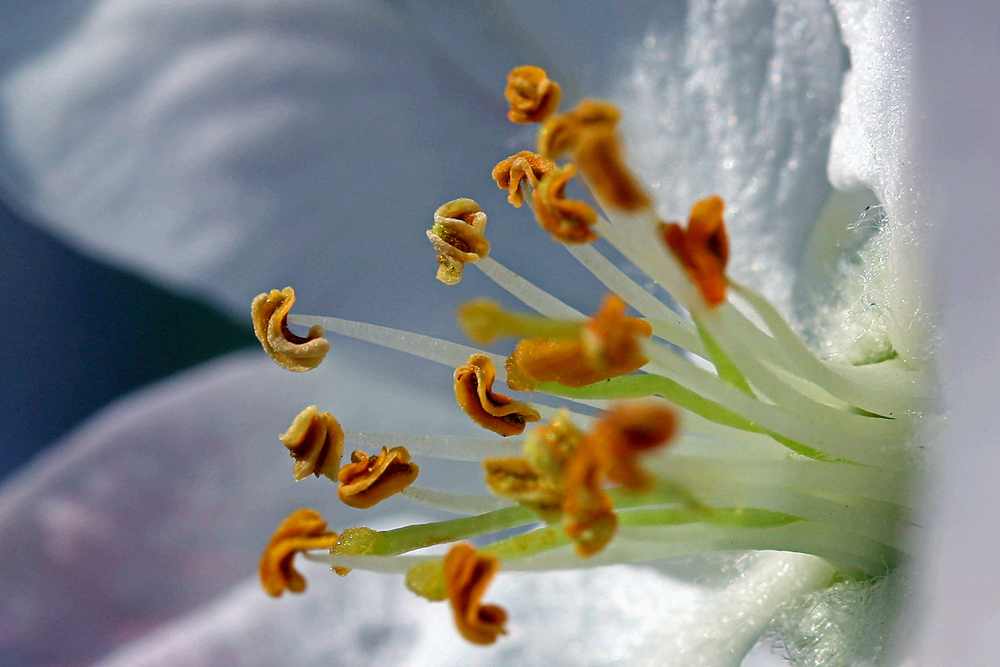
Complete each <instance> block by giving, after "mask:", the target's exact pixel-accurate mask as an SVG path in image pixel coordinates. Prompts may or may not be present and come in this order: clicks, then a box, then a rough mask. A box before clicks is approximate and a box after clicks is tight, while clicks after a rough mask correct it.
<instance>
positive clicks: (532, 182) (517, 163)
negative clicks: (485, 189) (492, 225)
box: [492, 151, 556, 208]
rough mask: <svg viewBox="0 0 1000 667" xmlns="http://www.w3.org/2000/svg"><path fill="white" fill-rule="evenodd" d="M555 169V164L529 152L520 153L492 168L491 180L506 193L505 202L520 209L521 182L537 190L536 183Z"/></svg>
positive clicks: (521, 199)
mask: <svg viewBox="0 0 1000 667" xmlns="http://www.w3.org/2000/svg"><path fill="white" fill-rule="evenodd" d="M555 168H556V163H555V162H553V161H552V160H550V159H548V158H545V157H542V156H541V155H539V154H538V153H532V152H531V151H521V152H520V153H518V154H516V155H511V156H510V157H509V158H507V159H505V160H501V161H500V162H498V163H497V166H495V167H493V174H492V175H493V180H494V181H496V183H497V187H498V188H500V189H501V190H506V191H507V201H509V202H510V203H511V204H513V205H514V206H516V207H517V208H520V207H521V204H523V203H524V193H523V192H522V190H521V181H527V184H528V185H529V186H531V188H533V189H534V188H537V187H538V182H539V180H541V178H542V177H543V176H545V174H547V173H549V172H550V171H552V170H553V169H555Z"/></svg>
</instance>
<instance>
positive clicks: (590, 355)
mask: <svg viewBox="0 0 1000 667" xmlns="http://www.w3.org/2000/svg"><path fill="white" fill-rule="evenodd" d="M625 308H626V306H625V303H624V302H623V301H622V300H621V299H619V298H618V297H617V296H615V295H608V296H607V297H605V299H604V302H603V303H602V304H601V309H600V310H599V311H598V312H597V313H595V315H594V316H593V317H592V318H591V319H590V320H589V321H587V322H586V324H585V325H584V326H583V327H582V328H581V330H580V331H581V333H580V335H579V338H577V339H569V340H552V339H547V338H528V339H525V340H522V341H521V342H520V343H518V344H517V347H516V348H514V353H513V354H512V355H511V356H510V357H508V358H507V364H506V367H507V386H509V387H510V388H511V389H514V390H515V391H529V390H532V389H534V387H535V386H536V385H537V383H539V382H557V383H559V384H562V385H564V386H567V387H585V386H587V385H589V384H593V383H595V382H599V381H601V380H607V379H608V378H612V377H617V376H619V375H627V374H628V373H631V372H633V371H636V370H638V369H640V368H642V367H643V366H645V365H646V363H647V362H648V359H646V357H645V356H643V354H642V351H641V345H640V341H639V339H640V338H649V337H650V336H651V335H652V334H653V330H652V327H650V325H649V323H647V322H645V321H644V320H640V319H637V318H634V317H625Z"/></svg>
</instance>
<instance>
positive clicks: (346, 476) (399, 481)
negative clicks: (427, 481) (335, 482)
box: [337, 447, 420, 509]
mask: <svg viewBox="0 0 1000 667" xmlns="http://www.w3.org/2000/svg"><path fill="white" fill-rule="evenodd" d="M419 472H420V468H419V467H417V464H416V463H411V462H410V453H409V452H408V451H406V448H405V447H393V448H392V449H387V448H386V447H383V448H382V452H381V453H380V454H379V455H378V456H368V455H367V454H365V453H364V452H362V451H355V452H354V453H352V454H351V462H350V463H349V464H347V465H345V466H344V467H343V468H341V469H340V474H339V475H338V479H339V480H340V487H339V488H338V489H337V495H338V496H339V497H340V499H341V500H342V501H343V502H344V504H345V505H350V506H351V507H355V508H357V509H368V508H369V507H372V506H373V505H376V504H377V503H380V502H382V501H383V500H385V499H386V498H388V497H389V496H391V495H393V494H396V493H399V492H400V491H402V490H403V489H405V488H406V487H407V486H409V485H410V484H412V483H413V480H415V479H416V478H417V474H418V473H419Z"/></svg>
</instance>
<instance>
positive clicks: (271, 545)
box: [259, 508, 337, 597]
mask: <svg viewBox="0 0 1000 667" xmlns="http://www.w3.org/2000/svg"><path fill="white" fill-rule="evenodd" d="M336 542H337V533H334V532H330V531H328V530H327V529H326V521H324V520H323V517H321V516H320V515H319V513H318V512H316V511H315V510H311V509H306V508H303V509H300V510H296V511H295V512H293V513H292V514H290V515H289V516H288V518H286V519H285V520H284V521H282V522H281V525H280V526H278V530H276V531H275V532H274V535H272V536H271V540H270V541H269V542H268V543H267V546H266V547H265V548H264V555H263V556H262V557H261V560H260V568H259V574H260V583H261V585H262V586H263V587H264V590H265V591H267V593H268V594H269V595H272V596H274V597H279V596H280V595H281V594H282V593H284V592H285V590H289V591H291V592H292V593H301V592H302V591H304V590H305V589H306V580H305V577H303V576H302V575H301V574H299V572H298V571H297V570H296V569H295V567H294V559H295V554H296V553H298V552H300V551H306V550H308V549H329V548H331V547H332V546H333V545H334V544H336Z"/></svg>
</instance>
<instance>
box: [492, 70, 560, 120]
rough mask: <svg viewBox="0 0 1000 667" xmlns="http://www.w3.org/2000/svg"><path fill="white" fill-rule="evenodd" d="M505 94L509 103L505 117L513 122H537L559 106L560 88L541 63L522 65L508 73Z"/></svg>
mask: <svg viewBox="0 0 1000 667" xmlns="http://www.w3.org/2000/svg"><path fill="white" fill-rule="evenodd" d="M503 94H504V97H505V98H507V102H508V103H509V104H510V110H509V111H508V112H507V118H509V119H510V120H512V121H513V122H515V123H537V122H539V121H543V120H545V119H546V118H548V117H549V116H551V115H552V114H553V113H554V112H555V110H556V109H558V108H559V102H560V101H561V100H562V89H561V88H560V87H559V84H558V83H556V82H555V81H552V80H551V79H549V77H548V75H547V74H546V73H545V70H543V69H542V68H541V67H535V66H533V65H523V66H521V67H515V68H514V69H512V70H511V71H510V73H509V74H507V88H506V89H505V90H504V93H503Z"/></svg>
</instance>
